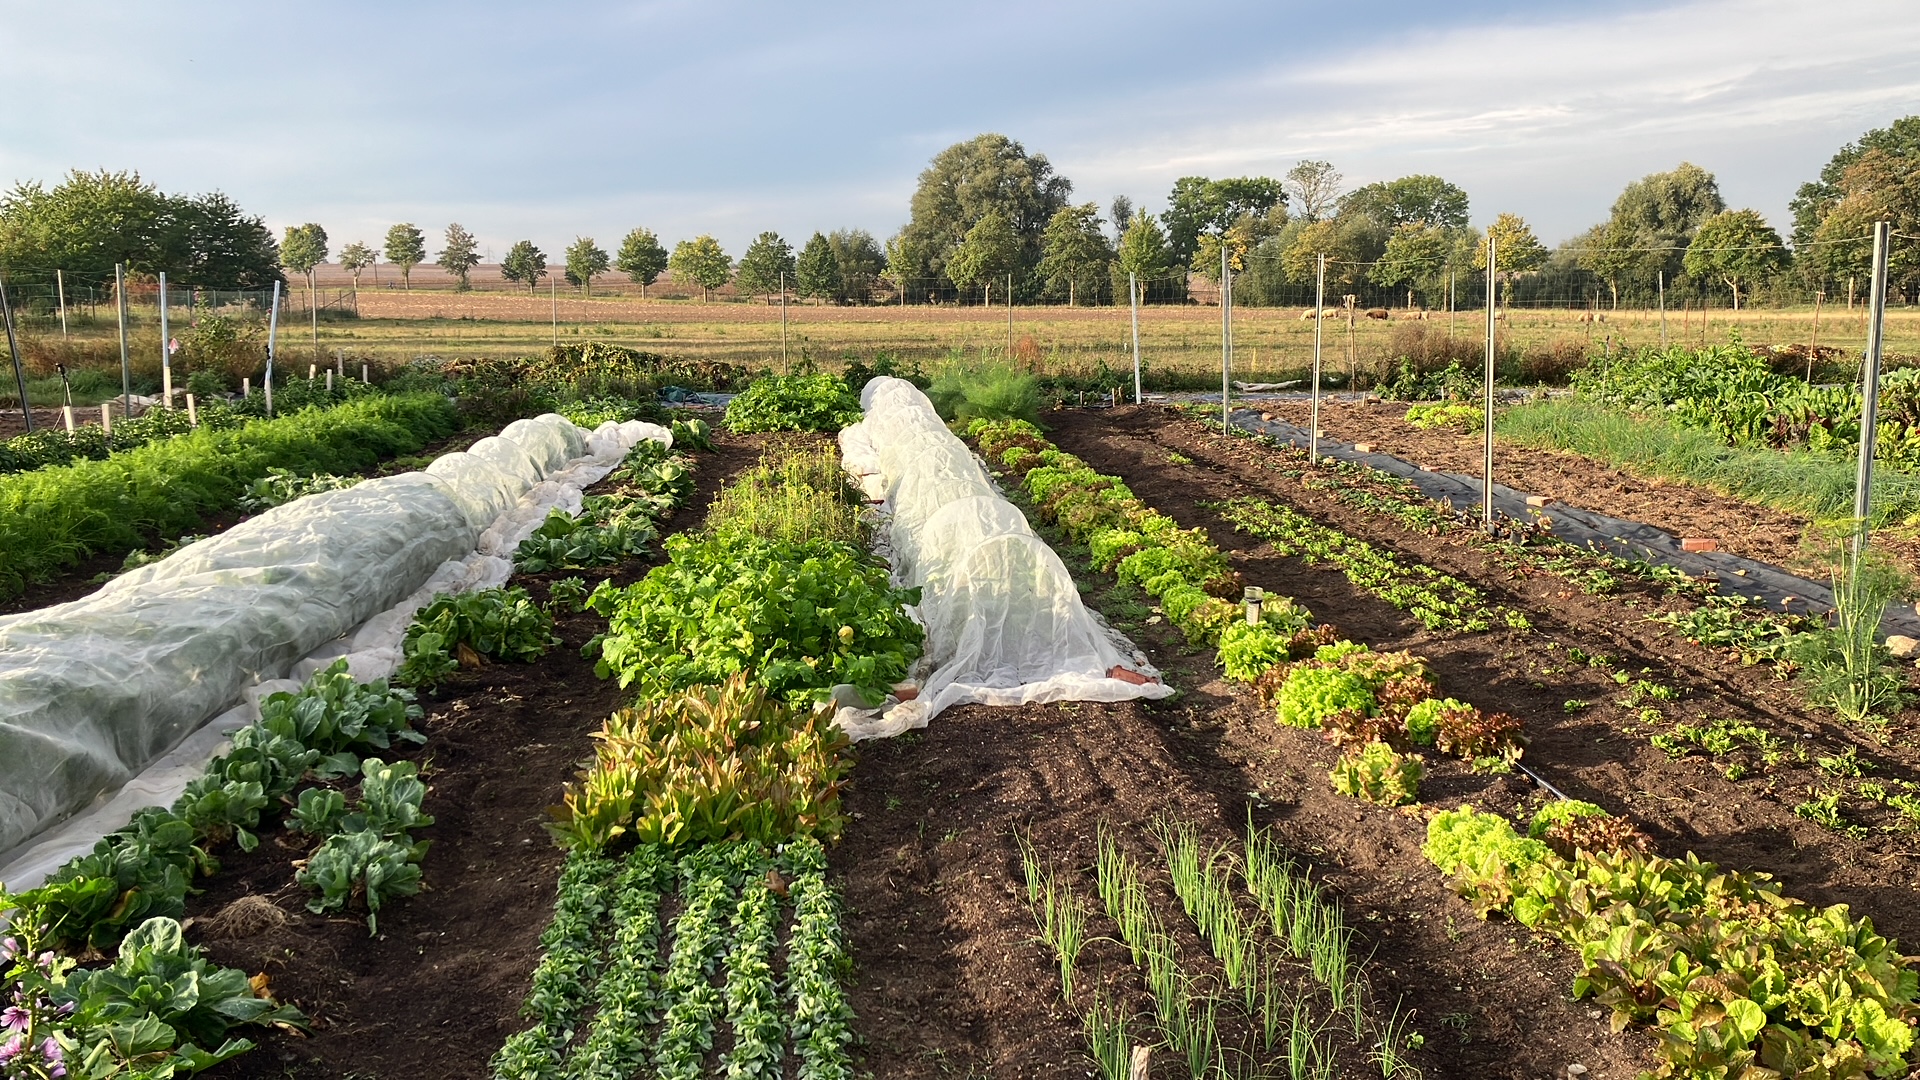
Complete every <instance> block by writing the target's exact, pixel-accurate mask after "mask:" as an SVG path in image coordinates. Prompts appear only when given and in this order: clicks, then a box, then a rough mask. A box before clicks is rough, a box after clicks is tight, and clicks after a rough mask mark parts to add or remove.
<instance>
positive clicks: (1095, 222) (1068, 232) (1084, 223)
mask: <svg viewBox="0 0 1920 1080" xmlns="http://www.w3.org/2000/svg"><path fill="white" fill-rule="evenodd" d="M1112 260H1113V249H1112V248H1109V247H1108V246H1107V237H1106V234H1105V233H1104V232H1102V231H1101V229H1100V208H1099V207H1098V206H1095V205H1094V204H1093V203H1084V204H1082V205H1080V206H1069V207H1065V208H1063V209H1062V210H1061V211H1060V212H1059V213H1057V214H1055V215H1053V220H1052V221H1049V222H1047V231H1046V236H1045V243H1044V246H1043V248H1042V254H1041V257H1040V273H1041V275H1042V276H1043V277H1044V278H1045V279H1046V282H1047V292H1048V293H1049V294H1050V295H1053V296H1056V297H1057V296H1065V297H1066V299H1067V303H1068V304H1073V303H1075V302H1076V301H1077V300H1078V299H1079V298H1080V297H1083V296H1087V295H1088V294H1089V290H1090V289H1091V290H1095V291H1096V292H1097V289H1098V287H1099V286H1100V285H1102V284H1104V283H1105V282H1106V279H1107V263H1109V262H1111V261H1112ZM1097 298H1098V297H1097V296H1095V297H1094V299H1097Z"/></svg>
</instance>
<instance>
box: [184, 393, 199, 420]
mask: <svg viewBox="0 0 1920 1080" xmlns="http://www.w3.org/2000/svg"><path fill="white" fill-rule="evenodd" d="M187 426H188V427H199V426H200V410H199V409H198V408H197V407H196V406H195V405H194V402H193V395H192V394H188V395H187Z"/></svg>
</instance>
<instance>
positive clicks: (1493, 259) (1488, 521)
mask: <svg viewBox="0 0 1920 1080" xmlns="http://www.w3.org/2000/svg"><path fill="white" fill-rule="evenodd" d="M1499 254H1500V252H1499V244H1498V243H1497V242H1496V241H1495V240H1494V238H1493V232H1492V231H1491V230H1489V231H1488V232H1487V399H1486V409H1487V415H1486V417H1485V420H1486V424H1485V428H1486V431H1485V460H1484V461H1482V463H1481V465H1482V467H1483V470H1484V471H1483V476H1484V477H1485V479H1484V480H1483V481H1482V484H1481V488H1480V510H1481V514H1480V520H1481V521H1482V522H1483V523H1484V524H1485V525H1486V527H1487V528H1488V529H1489V530H1491V529H1492V528H1493V324H1494V317H1495V316H1494V307H1493V302H1494V291H1493V290H1494V281H1495V280H1496V275H1497V274H1498V267H1499Z"/></svg>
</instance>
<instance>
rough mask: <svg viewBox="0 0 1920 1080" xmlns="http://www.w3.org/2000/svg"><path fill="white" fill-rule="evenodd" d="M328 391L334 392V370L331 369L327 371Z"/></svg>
mask: <svg viewBox="0 0 1920 1080" xmlns="http://www.w3.org/2000/svg"><path fill="white" fill-rule="evenodd" d="M327 393H329V394H331V393H333V371H332V370H331V369H329V370H328V371H327Z"/></svg>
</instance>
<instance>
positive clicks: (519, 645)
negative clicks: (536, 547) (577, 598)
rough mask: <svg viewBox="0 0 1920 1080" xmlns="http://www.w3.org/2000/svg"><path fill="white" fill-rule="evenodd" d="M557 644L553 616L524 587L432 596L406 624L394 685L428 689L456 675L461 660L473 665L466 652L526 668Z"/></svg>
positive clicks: (557, 639)
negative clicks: (411, 620) (430, 601)
mask: <svg viewBox="0 0 1920 1080" xmlns="http://www.w3.org/2000/svg"><path fill="white" fill-rule="evenodd" d="M559 643H560V638H559V637H558V636H557V635H555V634H554V632H553V614H552V612H550V611H547V610H546V609H544V608H542V607H541V606H540V605H538V604H535V603H534V602H533V599H532V597H530V596H528V595H527V590H525V589H523V588H520V587H518V586H515V587H514V588H510V589H480V590H477V591H475V592H470V593H450V594H448V595H446V596H440V597H436V598H435V599H434V601H433V602H432V603H430V604H428V605H427V606H426V607H424V608H422V609H421V610H420V612H419V614H417V615H415V616H414V619H413V622H411V623H409V624H408V625H407V633H406V637H404V638H403V639H402V640H401V643H400V656H401V661H400V670H399V671H397V672H395V673H394V681H395V682H399V683H404V684H406V685H408V686H419V687H432V686H435V685H437V684H439V683H440V681H441V680H443V679H445V678H446V677H447V676H449V675H452V674H453V673H454V672H456V671H458V670H460V668H461V666H462V664H463V656H464V659H465V662H469V663H470V662H474V657H473V656H465V653H472V654H474V655H475V656H478V657H483V658H487V659H493V660H507V661H511V662H514V663H519V664H530V663H532V662H534V661H535V660H538V659H540V658H541V657H542V656H545V655H546V654H547V650H548V649H550V648H552V647H553V646H555V645H558V644H559ZM463 650H464V651H465V652H464V653H463Z"/></svg>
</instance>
